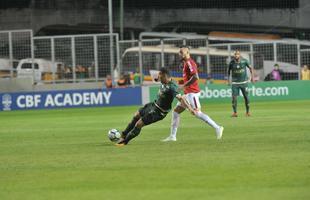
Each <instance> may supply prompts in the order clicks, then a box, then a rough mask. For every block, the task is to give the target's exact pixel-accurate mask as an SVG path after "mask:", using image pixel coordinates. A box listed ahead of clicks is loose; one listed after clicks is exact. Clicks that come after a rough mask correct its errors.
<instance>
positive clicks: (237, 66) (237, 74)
mask: <svg viewBox="0 0 310 200" xmlns="http://www.w3.org/2000/svg"><path fill="white" fill-rule="evenodd" d="M247 67H250V64H249V62H248V61H247V60H246V59H243V58H240V60H239V62H237V61H236V60H235V59H234V60H232V61H231V62H230V63H229V68H228V75H229V74H230V71H231V77H232V83H246V82H247V81H248V76H247V70H246V68H247Z"/></svg>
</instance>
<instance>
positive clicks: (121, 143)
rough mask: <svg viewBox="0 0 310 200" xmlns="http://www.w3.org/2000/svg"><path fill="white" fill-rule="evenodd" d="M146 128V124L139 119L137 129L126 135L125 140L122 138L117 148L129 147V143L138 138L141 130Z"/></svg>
mask: <svg viewBox="0 0 310 200" xmlns="http://www.w3.org/2000/svg"><path fill="white" fill-rule="evenodd" d="M143 126H144V123H143V121H142V120H141V119H139V120H138V121H137V123H136V125H135V127H134V128H133V129H132V130H131V131H130V132H129V133H128V134H127V135H126V137H125V138H122V139H121V140H120V141H119V142H118V143H117V144H116V146H124V145H127V144H128V143H129V141H130V140H132V139H133V138H135V137H137V136H138V135H139V134H140V132H141V128H142V127H143Z"/></svg>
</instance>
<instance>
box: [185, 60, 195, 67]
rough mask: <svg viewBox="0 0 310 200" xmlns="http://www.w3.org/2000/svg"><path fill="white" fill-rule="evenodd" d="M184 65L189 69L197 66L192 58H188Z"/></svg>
mask: <svg viewBox="0 0 310 200" xmlns="http://www.w3.org/2000/svg"><path fill="white" fill-rule="evenodd" d="M186 64H187V65H188V66H189V67H194V66H195V67H196V66H197V64H196V62H195V61H194V60H193V59H192V58H189V59H188V60H187V61H186Z"/></svg>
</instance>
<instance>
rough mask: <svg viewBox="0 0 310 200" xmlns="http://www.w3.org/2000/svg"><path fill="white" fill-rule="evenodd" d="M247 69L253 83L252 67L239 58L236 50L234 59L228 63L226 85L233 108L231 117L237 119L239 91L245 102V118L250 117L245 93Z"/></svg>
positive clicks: (246, 93)
mask: <svg viewBox="0 0 310 200" xmlns="http://www.w3.org/2000/svg"><path fill="white" fill-rule="evenodd" d="M247 68H248V69H249V70H250V72H251V78H250V79H251V80H250V81H253V80H254V79H253V69H252V67H251V66H250V64H249V62H248V61H247V60H246V59H244V58H242V57H241V55H240V51H239V50H236V51H235V53H234V59H233V60H232V61H230V63H229V67H228V84H229V85H231V89H232V107H233V114H232V117H238V114H237V97H238V96H239V92H240V90H241V92H242V95H243V98H244V101H245V108H246V116H250V101H249V97H248V92H247V87H248V82H249V78H248V75H247ZM230 75H231V78H230Z"/></svg>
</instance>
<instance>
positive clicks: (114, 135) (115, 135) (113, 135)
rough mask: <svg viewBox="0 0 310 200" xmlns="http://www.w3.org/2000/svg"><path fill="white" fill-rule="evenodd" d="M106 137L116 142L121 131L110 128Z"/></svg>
mask: <svg viewBox="0 0 310 200" xmlns="http://www.w3.org/2000/svg"><path fill="white" fill-rule="evenodd" d="M108 138H109V139H110V140H111V142H116V141H118V140H119V139H120V138H121V133H120V132H119V131H118V130H116V129H111V130H109V132H108Z"/></svg>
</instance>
